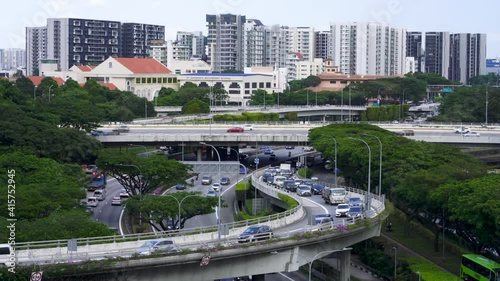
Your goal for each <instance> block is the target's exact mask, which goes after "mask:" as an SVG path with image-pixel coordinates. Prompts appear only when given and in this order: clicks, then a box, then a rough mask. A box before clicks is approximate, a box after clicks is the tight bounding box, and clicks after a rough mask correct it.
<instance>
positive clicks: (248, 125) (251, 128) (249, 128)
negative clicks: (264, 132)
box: [243, 124, 253, 131]
mask: <svg viewBox="0 0 500 281" xmlns="http://www.w3.org/2000/svg"><path fill="white" fill-rule="evenodd" d="M243 129H244V130H245V131H253V126H252V125H250V124H245V125H243Z"/></svg>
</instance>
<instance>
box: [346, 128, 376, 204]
mask: <svg viewBox="0 0 500 281" xmlns="http://www.w3.org/2000/svg"><path fill="white" fill-rule="evenodd" d="M349 139H351V140H357V141H360V142H362V143H364V144H365V145H366V147H368V194H367V195H366V210H365V212H369V211H370V210H371V198H370V197H371V196H370V195H371V193H370V192H371V189H370V182H371V163H372V150H371V149H370V146H369V145H368V143H367V142H366V141H364V140H363V139H360V138H352V137H349Z"/></svg>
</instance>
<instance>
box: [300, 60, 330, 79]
mask: <svg viewBox="0 0 500 281" xmlns="http://www.w3.org/2000/svg"><path fill="white" fill-rule="evenodd" d="M324 72H325V64H324V62H323V59H322V58H315V59H313V60H312V61H308V60H303V61H297V62H296V63H295V80H301V79H306V78H307V77H309V76H311V75H314V76H318V75H320V74H321V73H324Z"/></svg>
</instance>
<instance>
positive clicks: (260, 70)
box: [244, 66, 288, 93]
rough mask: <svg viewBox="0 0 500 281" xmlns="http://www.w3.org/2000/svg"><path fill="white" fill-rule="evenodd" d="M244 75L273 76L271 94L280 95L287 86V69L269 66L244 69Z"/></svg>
mask: <svg viewBox="0 0 500 281" xmlns="http://www.w3.org/2000/svg"><path fill="white" fill-rule="evenodd" d="M244 73H245V74H264V75H272V76H273V84H272V88H273V92H278V93H282V92H284V91H285V90H286V88H287V86H288V80H287V76H288V69H287V68H285V67H282V68H275V67H270V66H262V67H245V70H244Z"/></svg>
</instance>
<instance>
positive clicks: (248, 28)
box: [243, 19, 267, 67]
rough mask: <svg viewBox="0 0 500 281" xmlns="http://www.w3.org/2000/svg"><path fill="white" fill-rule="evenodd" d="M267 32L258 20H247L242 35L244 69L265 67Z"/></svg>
mask: <svg viewBox="0 0 500 281" xmlns="http://www.w3.org/2000/svg"><path fill="white" fill-rule="evenodd" d="M266 41H267V30H266V27H265V26H264V25H263V24H262V22H261V21H260V20H256V19H247V21H246V22H245V24H244V33H243V63H244V65H245V67H256V66H266V57H267V53H266V51H267V50H266Z"/></svg>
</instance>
